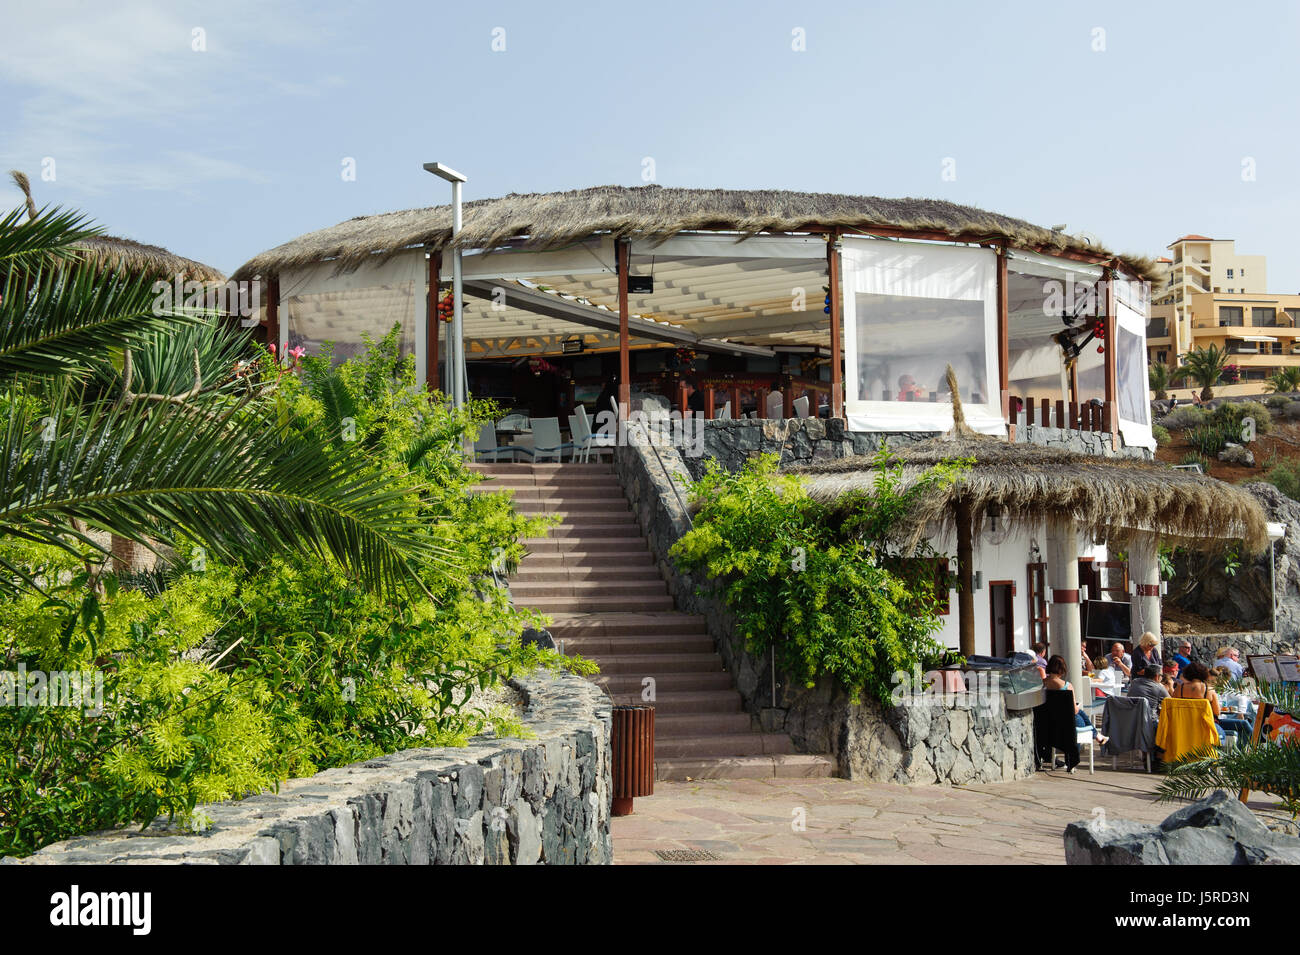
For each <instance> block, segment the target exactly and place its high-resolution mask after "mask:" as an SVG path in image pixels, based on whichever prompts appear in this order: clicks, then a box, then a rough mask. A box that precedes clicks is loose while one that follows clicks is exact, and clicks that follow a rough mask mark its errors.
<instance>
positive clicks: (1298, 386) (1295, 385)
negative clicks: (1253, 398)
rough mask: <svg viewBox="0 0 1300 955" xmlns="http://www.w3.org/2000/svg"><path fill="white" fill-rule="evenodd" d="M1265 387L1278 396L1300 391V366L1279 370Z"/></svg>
mask: <svg viewBox="0 0 1300 955" xmlns="http://www.w3.org/2000/svg"><path fill="white" fill-rule="evenodd" d="M1264 387H1266V388H1267V389H1268V390H1269V391H1275V392H1277V393H1278V394H1291V393H1292V392H1296V391H1300V365H1289V366H1287V367H1286V368H1279V369H1278V370H1277V371H1275V372H1273V374H1272V375H1270V376H1269V379H1268V382H1267V383H1266V384H1265V386H1264Z"/></svg>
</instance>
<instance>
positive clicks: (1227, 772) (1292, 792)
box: [1157, 682, 1300, 817]
mask: <svg viewBox="0 0 1300 955" xmlns="http://www.w3.org/2000/svg"><path fill="white" fill-rule="evenodd" d="M1231 685H1233V686H1236V685H1237V684H1235V683H1234V684H1231ZM1255 695H1256V697H1257V698H1258V700H1259V703H1260V704H1261V705H1262V704H1264V703H1271V704H1273V706H1274V707H1276V708H1277V709H1278V710H1280V711H1282V712H1283V713H1300V693H1297V692H1296V690H1295V688H1294V687H1292V686H1290V685H1288V684H1285V683H1266V682H1261V683H1260V684H1259V685H1258V686H1257V687H1256V688H1255ZM1216 789H1227V790H1230V791H1232V792H1237V791H1240V790H1243V789H1250V790H1254V791H1257V792H1267V793H1272V794H1273V795H1275V796H1277V797H1278V798H1279V799H1281V800H1282V805H1283V806H1284V807H1285V808H1286V810H1287V811H1288V812H1290V813H1291V815H1292V816H1295V817H1300V740H1286V741H1283V742H1267V741H1261V742H1250V743H1247V744H1245V745H1244V746H1241V747H1238V748H1236V749H1231V750H1221V749H1218V748H1211V749H1208V750H1202V751H1201V752H1198V753H1193V754H1192V755H1190V756H1188V757H1186V758H1185V759H1182V760H1180V761H1179V762H1177V763H1174V764H1172V765H1171V766H1170V767H1169V770H1168V773H1167V775H1166V776H1165V778H1164V779H1163V780H1161V782H1160V786H1159V788H1158V790H1157V791H1158V792H1159V794H1160V798H1161V800H1162V801H1165V802H1171V801H1173V800H1176V799H1200V798H1201V797H1202V796H1205V795H1207V794H1208V793H1210V792H1213V791H1214V790H1216Z"/></svg>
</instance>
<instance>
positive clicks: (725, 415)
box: [718, 401, 731, 421]
mask: <svg viewBox="0 0 1300 955" xmlns="http://www.w3.org/2000/svg"><path fill="white" fill-rule="evenodd" d="M718 420H719V421H730V420H731V402H730V401H728V402H727V403H726V404H724V405H723V406H722V410H721V411H719V412H718Z"/></svg>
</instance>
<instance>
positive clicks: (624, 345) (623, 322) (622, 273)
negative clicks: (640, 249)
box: [614, 239, 632, 418]
mask: <svg viewBox="0 0 1300 955" xmlns="http://www.w3.org/2000/svg"><path fill="white" fill-rule="evenodd" d="M614 252H615V256H616V261H617V268H618V408H619V417H621V418H626V417H627V415H628V412H629V411H630V410H631V408H632V361H631V358H630V356H629V354H628V341H627V336H628V332H627V320H628V307H627V270H628V262H629V260H630V259H631V256H630V255H629V254H628V253H629V249H628V241H627V239H616V240H615V241H614Z"/></svg>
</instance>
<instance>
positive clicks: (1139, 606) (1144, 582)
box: [1128, 531, 1160, 647]
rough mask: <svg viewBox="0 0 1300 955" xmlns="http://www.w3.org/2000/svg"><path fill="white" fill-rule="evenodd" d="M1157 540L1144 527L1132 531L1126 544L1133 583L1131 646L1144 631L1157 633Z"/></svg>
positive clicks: (1130, 578) (1130, 611)
mask: <svg viewBox="0 0 1300 955" xmlns="http://www.w3.org/2000/svg"><path fill="white" fill-rule="evenodd" d="M1159 547H1160V540H1159V538H1157V537H1156V535H1155V534H1150V533H1147V532H1145V531H1142V532H1138V533H1135V534H1134V535H1133V537H1132V539H1131V540H1130V541H1129V545H1128V577H1129V583H1130V584H1131V585H1132V587H1133V602H1132V603H1131V604H1130V610H1129V626H1130V629H1131V630H1132V632H1133V646H1134V647H1137V645H1138V640H1139V639H1140V638H1141V637H1142V634H1143V632H1144V631H1147V630H1150V631H1151V632H1152V633H1153V634H1155V635H1156V637H1157V638H1158V637H1159V636H1160V560H1159Z"/></svg>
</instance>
